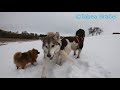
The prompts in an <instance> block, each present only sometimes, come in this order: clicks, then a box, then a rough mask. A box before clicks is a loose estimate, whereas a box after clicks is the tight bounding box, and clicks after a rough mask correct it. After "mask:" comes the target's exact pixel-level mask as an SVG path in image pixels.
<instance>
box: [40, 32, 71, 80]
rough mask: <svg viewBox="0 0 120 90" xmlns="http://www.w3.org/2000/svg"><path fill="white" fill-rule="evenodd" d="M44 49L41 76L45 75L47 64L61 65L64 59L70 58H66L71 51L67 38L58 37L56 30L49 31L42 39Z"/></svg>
mask: <svg viewBox="0 0 120 90" xmlns="http://www.w3.org/2000/svg"><path fill="white" fill-rule="evenodd" d="M42 48H43V51H44V64H43V70H42V76H41V77H42V78H45V77H47V72H48V71H47V70H48V67H47V66H48V64H49V63H51V62H52V63H54V64H59V65H62V63H63V62H64V60H67V59H69V60H71V59H70V58H68V54H69V53H70V51H71V45H70V42H69V40H66V39H62V40H61V39H60V35H59V33H58V32H56V33H53V32H49V33H48V34H47V36H46V37H45V38H44V39H43V45H42Z"/></svg>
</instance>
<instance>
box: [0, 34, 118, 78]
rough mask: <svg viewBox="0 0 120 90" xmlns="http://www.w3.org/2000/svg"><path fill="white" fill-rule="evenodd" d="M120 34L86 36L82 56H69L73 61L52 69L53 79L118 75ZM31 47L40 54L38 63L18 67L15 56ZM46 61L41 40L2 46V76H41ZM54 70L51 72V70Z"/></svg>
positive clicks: (0, 75)
mask: <svg viewBox="0 0 120 90" xmlns="http://www.w3.org/2000/svg"><path fill="white" fill-rule="evenodd" d="M119 47H120V35H100V36H93V37H86V38H85V42H84V47H83V50H82V52H81V56H80V59H75V57H74V56H73V52H71V54H70V55H69V56H70V57H71V58H72V59H73V61H74V64H71V63H69V61H67V62H65V63H64V64H63V65H62V66H59V65H56V66H55V67H54V69H53V71H49V73H48V75H49V76H48V77H50V78H112V77H113V78H115V77H120V48H119ZM32 48H36V49H38V50H39V51H40V52H41V53H40V55H39V56H38V58H37V64H36V66H32V65H28V66H27V68H26V69H25V70H22V69H20V70H17V69H16V67H15V64H14V63H13V55H14V53H15V52H17V51H21V52H25V51H27V50H30V49H32ZM42 64H43V50H42V42H41V41H40V40H37V41H30V42H13V43H8V44H7V45H2V46H0V78H41V71H42ZM51 72H52V73H51Z"/></svg>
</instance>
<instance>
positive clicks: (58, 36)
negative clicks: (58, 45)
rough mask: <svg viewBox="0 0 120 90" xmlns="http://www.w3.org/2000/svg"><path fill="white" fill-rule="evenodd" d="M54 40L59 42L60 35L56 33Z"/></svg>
mask: <svg viewBox="0 0 120 90" xmlns="http://www.w3.org/2000/svg"><path fill="white" fill-rule="evenodd" d="M54 39H56V40H59V39H60V34H59V32H56V33H55V36H54Z"/></svg>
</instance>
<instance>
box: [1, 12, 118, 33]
mask: <svg viewBox="0 0 120 90" xmlns="http://www.w3.org/2000/svg"><path fill="white" fill-rule="evenodd" d="M82 14H84V15H86V14H88V15H98V14H101V15H102V14H104V15H109V14H111V15H113V16H116V18H115V19H100V18H97V19H84V18H83V17H82V18H79V17H77V16H78V15H79V16H80V15H82ZM76 17H77V18H76ZM94 26H98V27H100V28H102V29H104V30H110V29H114V31H119V30H120V28H119V27H120V13H119V12H99V13H98V12H94V13H93V12H0V28H1V29H5V30H11V31H20V32H21V31H23V30H26V31H28V32H36V33H47V32H48V31H55V32H56V31H59V32H60V33H66V34H71V33H72V34H74V33H75V32H76V30H78V29H79V28H82V29H85V30H86V31H87V30H88V28H90V27H94Z"/></svg>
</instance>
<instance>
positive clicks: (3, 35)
mask: <svg viewBox="0 0 120 90" xmlns="http://www.w3.org/2000/svg"><path fill="white" fill-rule="evenodd" d="M0 38H17V39H39V38H40V35H38V34H36V33H28V32H27V31H23V32H21V33H18V32H12V31H5V30H2V29H0Z"/></svg>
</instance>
